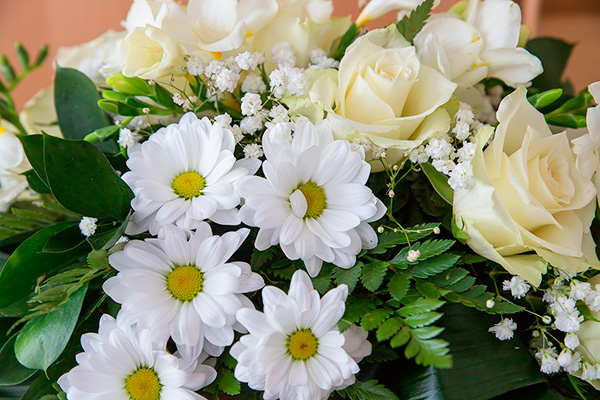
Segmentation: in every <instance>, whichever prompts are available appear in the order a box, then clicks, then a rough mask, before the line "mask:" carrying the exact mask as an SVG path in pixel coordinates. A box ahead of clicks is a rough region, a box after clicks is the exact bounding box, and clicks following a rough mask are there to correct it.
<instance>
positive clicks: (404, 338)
mask: <svg viewBox="0 0 600 400" xmlns="http://www.w3.org/2000/svg"><path fill="white" fill-rule="evenodd" d="M408 329H409V328H408V327H406V330H405V329H402V330H401V331H400V332H398V334H396V336H394V337H393V338H392V340H390V346H392V348H394V349H395V348H396V347H400V346H404V345H405V344H406V343H408V341H409V340H410V331H409V330H408Z"/></svg>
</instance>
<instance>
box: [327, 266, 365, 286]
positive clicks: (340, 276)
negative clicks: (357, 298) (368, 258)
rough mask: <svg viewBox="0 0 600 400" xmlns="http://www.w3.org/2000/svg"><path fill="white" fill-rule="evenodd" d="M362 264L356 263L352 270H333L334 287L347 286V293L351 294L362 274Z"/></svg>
mask: <svg viewBox="0 0 600 400" xmlns="http://www.w3.org/2000/svg"><path fill="white" fill-rule="evenodd" d="M362 267H363V263H362V262H361V261H358V262H357V263H356V264H355V265H354V266H353V267H352V268H349V269H345V268H334V269H333V278H334V279H335V283H336V285H341V284H345V285H348V293H352V292H353V291H354V288H355V287H356V284H357V283H358V279H359V278H360V276H361V273H362Z"/></svg>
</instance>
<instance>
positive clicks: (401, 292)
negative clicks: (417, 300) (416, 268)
mask: <svg viewBox="0 0 600 400" xmlns="http://www.w3.org/2000/svg"><path fill="white" fill-rule="evenodd" d="M409 287H410V276H409V275H407V274H402V273H395V274H394V275H393V276H392V278H391V279H390V281H389V283H388V290H389V291H390V294H391V295H392V297H393V298H394V299H396V300H402V299H403V298H404V296H406V293H408V288H409Z"/></svg>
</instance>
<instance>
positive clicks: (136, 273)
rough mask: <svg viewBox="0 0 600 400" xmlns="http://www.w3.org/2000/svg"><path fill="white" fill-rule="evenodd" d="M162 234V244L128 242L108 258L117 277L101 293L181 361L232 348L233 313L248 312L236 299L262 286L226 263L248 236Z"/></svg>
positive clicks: (243, 300)
mask: <svg viewBox="0 0 600 400" xmlns="http://www.w3.org/2000/svg"><path fill="white" fill-rule="evenodd" d="M163 233H165V235H164V238H158V239H146V240H145V241H141V240H133V241H130V242H129V243H127V245H125V247H124V249H123V251H120V252H117V253H114V254H112V255H111V256H110V258H109V262H110V264H111V265H112V266H113V267H114V268H115V269H116V270H118V271H119V273H118V274H117V275H116V276H114V277H112V278H110V279H108V280H107V281H106V282H105V283H104V286H103V289H104V291H105V292H106V293H107V294H108V295H109V296H110V297H111V298H112V299H113V300H115V301H116V302H118V303H120V304H122V310H124V311H125V312H128V313H132V314H134V315H135V318H137V319H136V321H137V323H138V324H139V325H140V326H141V327H142V328H149V329H152V332H153V334H154V335H155V336H156V338H157V340H166V339H168V338H169V336H170V337H171V338H172V339H173V341H174V342H175V344H176V345H177V348H178V349H179V351H180V352H181V353H182V355H183V356H184V357H185V358H194V357H197V355H198V354H199V352H200V351H201V350H202V349H203V348H204V349H205V350H206V351H207V352H209V353H210V354H211V355H218V354H219V353H220V352H221V350H222V349H221V348H220V347H222V346H228V345H230V344H231V343H232V342H233V329H234V328H236V329H237V330H243V329H242V328H241V326H239V325H237V324H236V319H235V313H236V312H237V311H238V310H239V309H240V308H243V307H253V305H252V302H250V300H249V299H248V298H247V297H246V296H244V295H242V294H241V293H247V292H252V291H255V290H258V289H260V288H262V287H263V286H264V281H263V279H262V278H261V277H260V275H258V274H256V273H253V272H252V271H251V270H250V265H248V264H247V263H244V262H235V261H234V262H228V261H227V260H229V258H230V257H231V256H232V255H233V253H235V252H236V251H237V250H238V248H239V247H240V245H241V244H242V242H243V241H244V240H245V239H246V237H247V236H248V233H249V230H248V229H240V230H238V231H237V232H227V233H226V234H224V235H223V236H212V232H211V229H210V226H209V225H208V224H207V223H205V222H203V223H201V224H200V226H199V227H198V228H197V230H196V232H195V233H190V234H189V235H190V236H189V238H187V237H186V233H185V231H183V230H180V229H177V228H175V227H171V228H167V230H165V231H163ZM209 344H210V345H212V346H210V345H209ZM207 346H210V347H207Z"/></svg>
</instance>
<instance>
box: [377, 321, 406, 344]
mask: <svg viewBox="0 0 600 400" xmlns="http://www.w3.org/2000/svg"><path fill="white" fill-rule="evenodd" d="M402 325H404V324H403V322H402V320H401V319H398V318H393V317H392V318H390V319H388V320H387V321H385V322H384V323H382V324H381V325H379V328H378V329H377V340H379V341H380V342H382V341H384V340H387V339H389V338H391V337H392V336H394V335H395V334H396V332H398V331H399V330H400V328H402Z"/></svg>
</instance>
